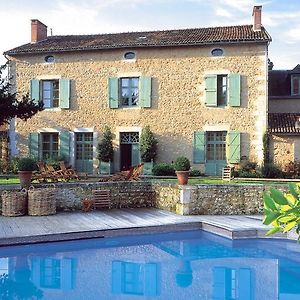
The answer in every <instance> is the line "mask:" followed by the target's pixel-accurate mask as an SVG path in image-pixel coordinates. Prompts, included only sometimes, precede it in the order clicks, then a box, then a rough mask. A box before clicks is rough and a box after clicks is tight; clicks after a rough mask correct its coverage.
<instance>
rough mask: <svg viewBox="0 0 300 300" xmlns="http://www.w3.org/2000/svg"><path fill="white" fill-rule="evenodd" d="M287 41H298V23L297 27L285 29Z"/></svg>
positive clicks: (299, 31) (299, 39) (299, 38)
mask: <svg viewBox="0 0 300 300" xmlns="http://www.w3.org/2000/svg"><path fill="white" fill-rule="evenodd" d="M287 37H288V38H289V40H288V41H290V42H292V43H293V42H294V43H295V42H300V25H298V26H297V27H294V28H291V29H289V30H288V31H287Z"/></svg>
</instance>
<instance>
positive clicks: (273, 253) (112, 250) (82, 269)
mask: <svg viewBox="0 0 300 300" xmlns="http://www.w3.org/2000/svg"><path fill="white" fill-rule="evenodd" d="M299 280H300V245H299V244H297V243H296V242H291V241H282V240H262V239H249V240H239V241H231V240H228V239H224V238H221V237H218V236H215V235H212V234H209V233H205V232H202V231H189V232H180V233H178V232H173V233H168V234H157V235H143V236H131V237H120V238H105V239H95V240H82V241H71V242H60V243H49V244H38V245H25V246H16V247H2V248H0V299H1V300H2V299H7V300H9V299H50V300H56V299H66V300H76V299H82V300H88V299H91V300H92V299H128V300H129V299H130V300H131V299H154V298H155V299H201V300H202V299H203V300H205V299H212V300H221V299H223V300H233V299H240V300H254V299H257V300H264V299H266V300H273V299H274V300H275V299H280V300H283V299H286V300H291V299H300V285H299V284H298V283H299Z"/></svg>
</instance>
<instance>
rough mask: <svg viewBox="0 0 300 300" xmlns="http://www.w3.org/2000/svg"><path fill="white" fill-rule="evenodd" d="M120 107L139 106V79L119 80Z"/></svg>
mask: <svg viewBox="0 0 300 300" xmlns="http://www.w3.org/2000/svg"><path fill="white" fill-rule="evenodd" d="M120 90H121V95H120V96H121V106H138V105H139V78H138V77H127V78H120Z"/></svg>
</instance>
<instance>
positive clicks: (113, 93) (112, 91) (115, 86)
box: [108, 77, 119, 108]
mask: <svg viewBox="0 0 300 300" xmlns="http://www.w3.org/2000/svg"><path fill="white" fill-rule="evenodd" d="M108 105H109V108H118V107H119V79H118V78H116V77H112V78H109V79H108Z"/></svg>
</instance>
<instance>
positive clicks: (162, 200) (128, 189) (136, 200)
mask: <svg viewBox="0 0 300 300" xmlns="http://www.w3.org/2000/svg"><path fill="white" fill-rule="evenodd" d="M50 186H51V185H49V184H48V185H47V184H43V185H42V184H41V185H35V187H36V188H45V187H50ZM55 186H56V187H55V188H56V200H57V210H58V211H72V210H79V209H81V200H82V199H84V198H92V190H94V189H109V190H110V191H111V202H112V205H111V206H112V208H141V207H156V208H160V209H165V210H169V211H173V212H176V213H178V214H182V215H188V214H191V215H241V214H260V213H262V212H263V200H262V193H263V192H264V191H266V190H269V189H270V185H261V184H260V185H258V184H228V185H226V184H218V185H212V184H209V185H206V184H201V185H194V186H189V185H187V186H178V185H177V184H169V183H161V182H153V183H151V182H146V181H141V182H105V183H99V182H98V183H59V184H56V185H55ZM274 187H275V188H278V189H281V190H283V191H286V190H287V184H286V185H277V186H274ZM5 189H6V190H16V189H19V186H18V185H2V186H0V193H1V192H2V191H4V190H5ZM0 207H1V200H0Z"/></svg>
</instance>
